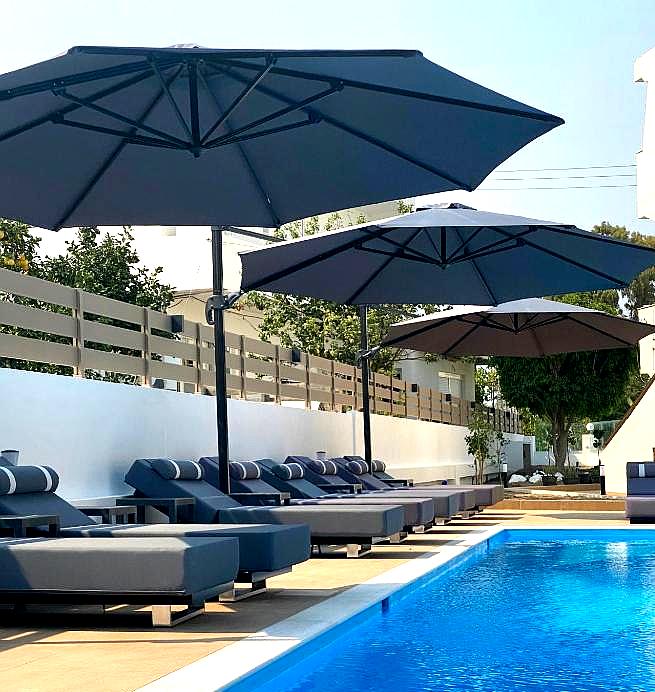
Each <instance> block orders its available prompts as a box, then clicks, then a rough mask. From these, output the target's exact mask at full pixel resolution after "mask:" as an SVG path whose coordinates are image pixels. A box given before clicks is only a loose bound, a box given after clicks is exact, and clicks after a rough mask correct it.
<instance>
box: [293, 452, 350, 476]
mask: <svg viewBox="0 0 655 692" xmlns="http://www.w3.org/2000/svg"><path fill="white" fill-rule="evenodd" d="M302 460H303V461H304V463H305V464H307V466H309V468H310V469H311V470H312V471H314V472H315V473H318V474H320V475H321V476H336V475H337V472H338V469H337V465H336V464H335V463H334V462H333V461H332V460H330V459H327V460H325V461H321V460H320V459H310V458H309V457H302ZM285 463H286V464H288V463H292V462H289V460H288V459H287V461H286V462H285Z"/></svg>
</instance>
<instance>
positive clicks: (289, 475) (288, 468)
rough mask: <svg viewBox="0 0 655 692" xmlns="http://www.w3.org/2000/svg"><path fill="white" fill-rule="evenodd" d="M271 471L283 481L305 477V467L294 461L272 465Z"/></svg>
mask: <svg viewBox="0 0 655 692" xmlns="http://www.w3.org/2000/svg"><path fill="white" fill-rule="evenodd" d="M271 471H273V473H274V474H275V475H276V476H277V477H278V478H281V479H282V480H283V481H292V480H296V479H298V478H304V477H305V469H304V468H303V467H302V466H301V465H300V464H297V463H296V462H295V461H292V462H291V463H289V464H278V465H277V466H273V467H272V468H271Z"/></svg>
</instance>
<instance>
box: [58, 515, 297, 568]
mask: <svg viewBox="0 0 655 692" xmlns="http://www.w3.org/2000/svg"><path fill="white" fill-rule="evenodd" d="M61 533H62V536H88V537H101V536H102V537H108V536H111V537H112V538H116V537H126V538H129V537H139V538H140V537H147V538H154V537H164V536H169V537H173V538H183V539H187V538H237V539H238V540H239V569H241V570H242V571H244V572H275V571H277V570H280V569H285V568H287V567H289V566H291V565H296V564H298V563H300V562H304V561H305V560H307V559H308V558H309V553H310V540H309V539H310V535H309V527H308V526H303V525H295V524H288V525H286V526H273V525H269V524H193V525H188V524H119V525H116V526H113V525H101V526H98V525H94V526H81V527H78V528H69V529H63V530H62V532H61Z"/></svg>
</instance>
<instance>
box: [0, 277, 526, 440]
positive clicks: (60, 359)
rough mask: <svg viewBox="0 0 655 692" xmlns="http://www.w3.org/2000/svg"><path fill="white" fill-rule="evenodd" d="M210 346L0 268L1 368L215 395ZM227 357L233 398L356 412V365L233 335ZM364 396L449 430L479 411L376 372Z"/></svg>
mask: <svg viewBox="0 0 655 692" xmlns="http://www.w3.org/2000/svg"><path fill="white" fill-rule="evenodd" d="M213 340H214V336H213V331H212V328H211V327H208V326H207V325H203V324H198V323H195V322H190V321H188V320H187V321H182V320H179V319H176V318H174V317H173V316H171V315H165V314H163V313H160V312H156V311H154V310H150V309H149V308H143V307H138V306H135V305H130V304H127V303H122V302H120V301H116V300H112V299H110V298H105V297H103V296H98V295H94V294H92V293H87V292H86V291H82V290H79V289H74V288H69V287H67V286H61V285H59V284H55V283H51V282H48V281H43V280H42V279H37V278H35V277H31V276H26V275H23V274H19V273H17V272H11V271H8V270H5V269H0V364H2V365H3V366H5V367H12V366H13V367H21V364H23V363H24V362H33V363H40V364H43V365H44V366H47V367H48V369H49V371H51V372H57V373H60V374H68V375H73V376H76V377H94V378H96V379H97V378H107V379H112V378H113V379H116V378H118V379H119V381H127V382H131V383H133V384H140V385H142V386H146V387H149V386H157V387H163V386H166V387H167V388H171V387H173V388H176V389H178V390H179V391H184V392H194V393H197V394H211V393H213V387H214V385H215V375H214V343H213ZM226 350H227V353H226V360H227V382H228V390H229V395H230V396H232V397H238V398H241V399H249V400H256V401H265V402H272V403H278V404H280V403H283V402H285V401H296V402H302V403H303V404H304V406H305V407H307V408H317V407H318V408H320V409H322V410H327V411H341V412H344V411H349V410H352V409H361V407H362V377H361V370H360V369H359V368H356V367H354V366H352V365H346V364H344V363H339V362H337V361H332V360H328V359H326V358H319V357H317V356H312V355H309V354H306V353H302V352H300V351H297V350H296V349H288V348H284V347H282V346H276V345H274V344H270V343H267V342H264V341H260V340H258V339H252V338H249V337H246V336H241V335H237V334H230V333H228V334H227V335H226ZM369 393H370V402H371V411H373V412H374V413H377V414H382V415H392V416H398V417H402V418H412V419H417V420H424V421H432V422H437V423H448V424H452V425H464V426H465V425H467V424H468V422H469V420H470V417H471V413H472V410H473V407H474V406H475V404H474V403H473V402H470V401H466V400H463V399H459V398H457V397H451V396H450V395H446V394H442V393H441V392H439V391H438V390H436V389H431V388H430V387H421V386H419V385H417V384H415V383H411V382H406V381H405V380H401V379H398V378H394V377H391V376H389V375H384V374H381V373H371V379H370V385H369ZM485 411H486V415H487V417H488V419H489V420H490V421H493V422H494V426H495V427H496V428H497V429H500V430H503V431H505V432H517V433H520V432H521V430H522V428H521V420H520V418H519V416H518V414H517V413H516V412H515V411H509V410H499V409H490V408H486V409H485Z"/></svg>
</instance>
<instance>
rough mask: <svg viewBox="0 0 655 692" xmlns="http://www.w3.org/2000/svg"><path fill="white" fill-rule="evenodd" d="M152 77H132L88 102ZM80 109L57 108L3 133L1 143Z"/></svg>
mask: <svg viewBox="0 0 655 692" xmlns="http://www.w3.org/2000/svg"><path fill="white" fill-rule="evenodd" d="M151 76H152V75H151V73H150V72H142V73H141V74H139V75H137V76H135V77H130V78H129V79H126V80H124V81H122V82H120V83H119V84H114V85H113V86H111V87H108V88H106V89H102V90H101V91H97V92H96V93H95V94H93V95H92V96H89V97H88V99H87V100H88V101H97V100H98V99H101V98H104V97H105V96H111V94H115V93H116V92H117V91H121V90H122V89H127V88H129V87H131V86H134V85H135V84H138V83H139V82H142V81H143V80H144V79H148V78H149V77H151ZM80 108H82V106H77V105H68V106H64V107H63V108H57V109H55V110H53V111H50V112H49V113H46V115H42V116H39V117H38V118H34V120H30V121H29V122H27V123H25V124H24V125H19V126H18V127H15V128H13V129H11V130H8V131H7V132H4V133H1V134H0V142H4V141H5V140H7V139H11V138H12V137H17V136H18V135H20V134H23V132H28V131H29V130H33V129H34V128H35V127H39V126H40V125H45V123H48V122H51V121H52V118H53V117H56V116H57V115H68V113H73V112H74V111H76V110H79V109H80Z"/></svg>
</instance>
